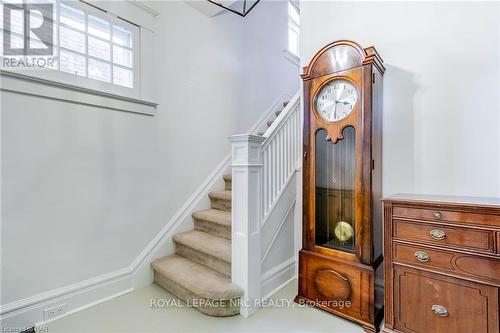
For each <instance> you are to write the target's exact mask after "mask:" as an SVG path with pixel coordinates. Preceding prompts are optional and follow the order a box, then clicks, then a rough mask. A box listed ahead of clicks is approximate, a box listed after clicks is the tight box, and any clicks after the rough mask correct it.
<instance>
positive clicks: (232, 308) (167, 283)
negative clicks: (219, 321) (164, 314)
mask: <svg viewBox="0 0 500 333" xmlns="http://www.w3.org/2000/svg"><path fill="white" fill-rule="evenodd" d="M154 281H155V283H156V284H157V285H159V286H161V287H163V288H165V289H166V290H168V291H169V292H170V293H172V294H174V295H175V296H177V297H179V298H180V299H181V300H183V301H184V302H186V303H189V304H195V303H194V302H193V301H194V300H196V302H197V303H198V304H200V303H201V302H200V300H202V299H203V300H206V301H207V302H206V303H205V304H215V300H212V301H211V300H209V299H207V298H203V297H200V296H198V295H196V294H194V293H193V292H191V291H189V290H188V289H186V288H184V287H182V286H180V285H178V284H177V283H175V282H174V281H172V280H170V279H168V278H166V277H165V276H163V275H161V274H159V273H158V272H156V271H155V272H154ZM217 301H219V300H217ZM218 304H219V306H202V307H195V308H196V309H197V310H198V311H200V312H202V313H204V314H207V315H209V316H216V317H227V316H234V315H237V314H239V313H240V308H239V306H237V304H238V302H237V299H235V300H232V301H231V300H224V301H221V302H219V303H218Z"/></svg>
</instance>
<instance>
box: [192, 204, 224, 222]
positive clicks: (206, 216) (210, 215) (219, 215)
mask: <svg viewBox="0 0 500 333" xmlns="http://www.w3.org/2000/svg"><path fill="white" fill-rule="evenodd" d="M193 218H195V219H198V220H203V221H208V222H212V223H216V224H221V225H225V226H229V227H230V226H231V212H226V211H224V210H218V209H212V208H210V209H205V210H200V211H197V212H194V213H193Z"/></svg>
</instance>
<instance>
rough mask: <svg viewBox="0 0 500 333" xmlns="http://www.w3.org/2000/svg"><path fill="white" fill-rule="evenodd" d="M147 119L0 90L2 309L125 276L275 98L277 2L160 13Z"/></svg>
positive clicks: (280, 41)
mask: <svg viewBox="0 0 500 333" xmlns="http://www.w3.org/2000/svg"><path fill="white" fill-rule="evenodd" d="M155 8H156V9H157V10H158V11H159V12H160V15H159V16H157V17H156V18H155V19H153V18H151V20H152V21H154V30H155V38H154V47H155V61H154V64H155V74H156V78H155V81H154V86H155V87H156V90H157V91H156V96H157V102H158V103H159V108H158V112H157V115H156V116H154V117H149V116H144V115H139V114H133V113H125V112H119V111H111V110H107V109H101V108H96V107H88V106H83V105H77V104H72V103H66V102H59V101H53V100H49V99H44V98H40V97H30V96H26V95H21V94H15V93H9V92H5V91H2V92H1V93H0V97H1V109H2V208H3V209H2V230H1V237H2V239H1V240H2V245H1V246H2V248H1V256H2V258H1V259H2V263H1V264H2V269H1V271H2V272H1V274H2V276H1V278H2V281H1V283H2V285H1V289H2V295H1V303H2V304H6V303H10V302H13V301H18V300H20V299H24V298H27V297H31V296H34V295H37V294H40V293H42V292H46V291H49V290H53V289H55V288H61V287H64V286H67V285H70V284H73V283H76V282H79V281H82V280H85V279H89V278H92V277H95V276H98V275H100V274H104V273H108V272H112V271H115V270H118V269H121V268H124V267H128V265H130V264H131V263H132V261H133V260H134V259H135V258H136V257H137V256H138V255H139V254H140V253H141V251H142V250H143V249H144V248H145V247H146V245H147V244H148V243H149V242H150V241H151V240H152V239H153V237H154V236H155V235H156V234H157V233H158V232H159V231H160V229H161V228H162V227H163V226H164V224H165V223H166V221H168V220H169V218H170V217H172V215H173V214H174V213H175V212H176V211H177V210H178V209H179V208H180V207H181V205H183V204H184V202H185V201H186V200H187V199H188V198H189V196H190V195H191V194H192V193H193V191H194V190H195V189H196V188H197V187H198V186H199V185H200V183H201V182H202V181H203V180H204V179H205V178H206V177H207V176H208V175H209V174H210V173H211V171H212V170H213V169H214V168H215V167H216V166H217V165H218V164H219V163H220V161H221V160H222V159H223V157H225V156H226V154H228V153H229V144H228V143H227V137H228V136H229V135H231V134H235V133H241V132H245V131H246V130H248V128H250V127H251V125H253V124H254V123H255V122H256V121H257V120H258V118H259V117H260V116H261V115H262V114H263V112H264V111H265V110H266V109H267V108H269V107H270V106H271V105H272V103H273V101H275V100H276V99H277V98H278V97H279V96H280V95H282V94H283V93H287V94H290V95H293V93H294V92H295V91H296V90H297V89H298V84H299V82H298V68H297V67H296V66H294V65H292V64H291V63H290V62H288V61H287V60H285V58H284V57H283V53H282V50H283V49H284V47H285V46H286V38H287V36H286V22H285V19H284V15H285V3H284V2H267V1H261V2H260V3H259V4H258V5H257V6H256V7H255V8H254V10H253V11H252V12H251V13H250V14H249V15H248V16H247V17H246V18H241V17H238V16H236V15H234V14H230V13H228V14H222V15H218V16H216V17H214V18H209V17H206V16H203V15H202V14H201V13H199V12H198V11H196V10H195V9H193V8H192V7H190V6H188V5H186V4H185V3H183V2H177V1H175V2H174V1H168V2H161V3H160V2H156V3H155Z"/></svg>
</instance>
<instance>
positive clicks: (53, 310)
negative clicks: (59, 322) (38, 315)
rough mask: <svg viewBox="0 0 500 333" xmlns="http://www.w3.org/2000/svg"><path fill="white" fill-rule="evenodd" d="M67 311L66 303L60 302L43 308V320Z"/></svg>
mask: <svg viewBox="0 0 500 333" xmlns="http://www.w3.org/2000/svg"><path fill="white" fill-rule="evenodd" d="M65 312H66V303H64V304H59V305H56V306H53V307H50V308H47V309H45V310H43V320H49V319H52V318H54V317H59V316H62V315H63V314H64V313H65Z"/></svg>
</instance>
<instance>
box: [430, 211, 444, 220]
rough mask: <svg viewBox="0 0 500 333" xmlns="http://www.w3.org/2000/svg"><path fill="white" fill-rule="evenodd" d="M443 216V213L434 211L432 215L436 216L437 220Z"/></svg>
mask: <svg viewBox="0 0 500 333" xmlns="http://www.w3.org/2000/svg"><path fill="white" fill-rule="evenodd" d="M442 216H443V214H441V212H434V213H432V217H433V218H435V219H436V220H439V219H440V218H441V217H442Z"/></svg>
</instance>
